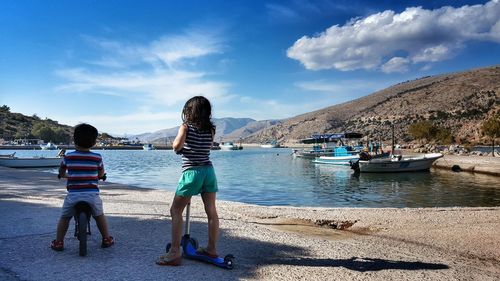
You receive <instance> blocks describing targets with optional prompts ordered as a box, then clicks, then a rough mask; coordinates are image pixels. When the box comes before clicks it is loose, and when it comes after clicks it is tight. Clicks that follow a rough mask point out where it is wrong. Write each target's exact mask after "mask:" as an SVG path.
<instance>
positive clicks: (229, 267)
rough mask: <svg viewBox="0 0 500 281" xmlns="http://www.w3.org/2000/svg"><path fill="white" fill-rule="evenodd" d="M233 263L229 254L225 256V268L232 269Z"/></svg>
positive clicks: (232, 258) (232, 257)
mask: <svg viewBox="0 0 500 281" xmlns="http://www.w3.org/2000/svg"><path fill="white" fill-rule="evenodd" d="M233 261H234V256H233V255H231V254H229V255H227V256H225V257H224V264H225V265H226V267H227V268H228V269H232V268H233Z"/></svg>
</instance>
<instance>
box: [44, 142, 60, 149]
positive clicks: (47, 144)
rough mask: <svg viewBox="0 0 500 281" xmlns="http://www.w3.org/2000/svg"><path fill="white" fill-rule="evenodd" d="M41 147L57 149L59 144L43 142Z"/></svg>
mask: <svg viewBox="0 0 500 281" xmlns="http://www.w3.org/2000/svg"><path fill="white" fill-rule="evenodd" d="M40 148H41V149H43V150H56V149H57V145H55V144H53V143H51V142H48V143H46V144H41V145H40Z"/></svg>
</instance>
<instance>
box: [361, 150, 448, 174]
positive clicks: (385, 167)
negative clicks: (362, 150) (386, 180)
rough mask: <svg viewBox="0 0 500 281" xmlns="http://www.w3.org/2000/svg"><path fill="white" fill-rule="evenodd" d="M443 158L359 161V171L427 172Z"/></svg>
mask: <svg viewBox="0 0 500 281" xmlns="http://www.w3.org/2000/svg"><path fill="white" fill-rule="evenodd" d="M441 157H443V155H442V154H441V153H432V154H425V155H423V156H420V157H408V158H403V159H401V160H397V159H391V158H380V159H371V160H359V162H358V163H359V171H360V172H363V173H394V172H415V171H424V170H429V169H430V168H431V166H432V163H434V161H436V160H437V159H439V158H441Z"/></svg>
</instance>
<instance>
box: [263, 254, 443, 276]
mask: <svg viewBox="0 0 500 281" xmlns="http://www.w3.org/2000/svg"><path fill="white" fill-rule="evenodd" d="M265 262H266V263H271V264H285V265H294V266H311V267H316V266H320V267H345V268H347V269H350V270H355V271H360V272H365V271H379V270H385V269H399V270H438V269H448V268H449V267H448V266H447V265H445V264H440V263H426V262H418V261H417V262H411V261H395V260H385V259H376V258H358V257H352V258H350V259H310V258H302V259H284V258H281V259H267V260H266V261H265Z"/></svg>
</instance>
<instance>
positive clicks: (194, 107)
mask: <svg viewBox="0 0 500 281" xmlns="http://www.w3.org/2000/svg"><path fill="white" fill-rule="evenodd" d="M181 117H182V122H184V123H188V124H191V125H193V126H195V127H196V128H197V129H198V130H200V131H210V132H213V133H215V125H214V124H213V123H212V120H211V118H212V105H211V104H210V101H208V99H207V98H205V97H202V96H196V97H192V98H190V99H189V100H188V101H187V102H186V104H185V105H184V109H182V116H181Z"/></svg>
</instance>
